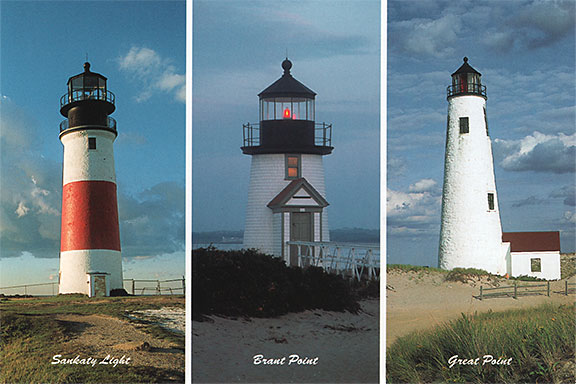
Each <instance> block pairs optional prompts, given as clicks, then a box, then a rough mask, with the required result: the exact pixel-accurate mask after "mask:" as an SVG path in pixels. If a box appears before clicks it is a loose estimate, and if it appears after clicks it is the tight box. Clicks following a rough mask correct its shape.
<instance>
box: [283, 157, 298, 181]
mask: <svg viewBox="0 0 576 384" xmlns="http://www.w3.org/2000/svg"><path fill="white" fill-rule="evenodd" d="M285 165H286V174H285V179H286V180H293V179H298V178H300V175H301V173H302V169H301V168H302V167H301V158H300V155H286V158H285Z"/></svg>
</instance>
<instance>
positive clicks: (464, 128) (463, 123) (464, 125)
mask: <svg viewBox="0 0 576 384" xmlns="http://www.w3.org/2000/svg"><path fill="white" fill-rule="evenodd" d="M468 132H470V129H469V127H468V118H467V117H461V118H460V133H468Z"/></svg>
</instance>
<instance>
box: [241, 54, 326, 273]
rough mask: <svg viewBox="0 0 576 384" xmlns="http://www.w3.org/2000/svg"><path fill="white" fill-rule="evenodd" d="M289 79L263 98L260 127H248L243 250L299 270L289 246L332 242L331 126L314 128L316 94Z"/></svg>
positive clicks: (285, 77) (287, 65)
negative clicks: (326, 160) (327, 172)
mask: <svg viewBox="0 0 576 384" xmlns="http://www.w3.org/2000/svg"><path fill="white" fill-rule="evenodd" d="M282 68H283V69H284V74H283V75H282V77H281V78H280V79H278V80H277V81H276V82H274V83H273V84H272V85H270V86H269V87H268V88H266V89H265V90H263V91H262V92H260V94H258V96H259V98H260V124H259V125H251V124H245V125H244V127H243V128H244V145H243V147H242V152H243V153H244V154H248V155H251V156H252V165H251V169H250V188H249V192H248V206H247V210H246V225H245V228H244V247H245V248H255V249H258V250H260V251H261V252H263V253H266V254H270V255H274V256H277V257H281V258H283V259H284V260H285V261H286V262H287V263H288V264H290V265H298V257H297V253H296V249H295V248H296V247H294V246H293V247H289V246H288V245H286V242H287V241H316V242H318V241H329V232H328V217H327V215H326V210H325V208H326V207H327V206H328V202H327V200H326V190H325V186H324V165H323V162H322V158H323V156H325V155H328V154H330V153H332V150H333V147H332V146H331V135H332V126H331V125H328V124H324V123H321V124H317V123H315V104H314V103H315V97H316V93H314V92H313V91H312V90H310V89H309V88H308V87H306V86H305V85H303V84H302V83H300V82H299V81H298V80H296V79H295V78H294V77H292V75H291V74H290V69H291V68H292V63H291V62H290V60H288V59H286V60H284V61H283V62H282Z"/></svg>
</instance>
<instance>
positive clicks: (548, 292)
mask: <svg viewBox="0 0 576 384" xmlns="http://www.w3.org/2000/svg"><path fill="white" fill-rule="evenodd" d="M547 283H548V288H547V295H548V297H550V281H548V282H547Z"/></svg>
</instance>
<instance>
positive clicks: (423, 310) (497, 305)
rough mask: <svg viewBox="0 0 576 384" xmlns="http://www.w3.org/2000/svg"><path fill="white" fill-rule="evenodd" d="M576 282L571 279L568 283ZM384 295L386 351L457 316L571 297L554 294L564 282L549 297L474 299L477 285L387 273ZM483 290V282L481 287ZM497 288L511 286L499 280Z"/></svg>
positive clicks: (566, 300)
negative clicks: (414, 334) (400, 341)
mask: <svg viewBox="0 0 576 384" xmlns="http://www.w3.org/2000/svg"><path fill="white" fill-rule="evenodd" d="M571 281H572V282H574V281H576V279H575V278H572V279H571ZM386 283H387V285H388V286H389V287H390V288H391V289H387V291H386V300H387V303H386V309H387V313H386V346H387V347H389V346H390V345H391V344H392V343H393V342H394V341H395V340H396V339H397V338H398V337H400V336H404V335H406V334H408V333H410V332H413V331H418V330H424V329H429V328H433V327H435V326H437V325H439V324H441V323H444V322H446V321H448V320H453V319H456V318H458V317H459V316H461V313H466V314H473V313H474V312H479V313H480V312H488V311H490V310H492V311H504V310H508V309H519V308H527V307H534V306H537V305H540V304H545V303H557V304H574V302H575V299H576V296H575V295H574V294H572V295H569V296H564V295H561V294H558V293H555V292H560V291H562V290H563V287H564V282H563V281H559V282H553V283H552V284H551V291H552V294H551V296H550V297H547V296H546V295H534V296H521V297H519V298H518V299H514V298H512V297H502V298H490V299H485V300H482V301H480V300H478V299H475V298H474V297H473V296H475V295H478V294H479V289H480V288H479V287H480V282H470V283H466V284H464V283H460V282H445V281H444V278H443V276H442V275H440V274H437V273H434V272H432V273H429V274H424V275H422V274H419V273H417V272H396V271H393V272H389V273H388V274H387V281H386ZM483 284H484V286H486V282H484V283H483ZM500 284H501V285H511V284H512V282H509V281H506V280H502V282H501V283H500Z"/></svg>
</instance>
